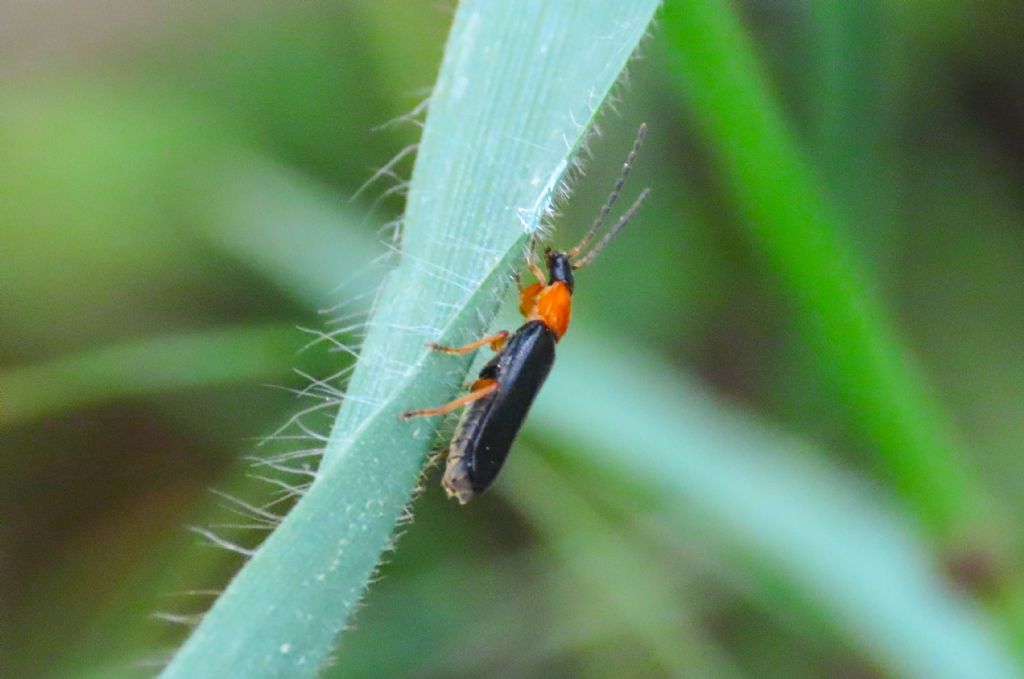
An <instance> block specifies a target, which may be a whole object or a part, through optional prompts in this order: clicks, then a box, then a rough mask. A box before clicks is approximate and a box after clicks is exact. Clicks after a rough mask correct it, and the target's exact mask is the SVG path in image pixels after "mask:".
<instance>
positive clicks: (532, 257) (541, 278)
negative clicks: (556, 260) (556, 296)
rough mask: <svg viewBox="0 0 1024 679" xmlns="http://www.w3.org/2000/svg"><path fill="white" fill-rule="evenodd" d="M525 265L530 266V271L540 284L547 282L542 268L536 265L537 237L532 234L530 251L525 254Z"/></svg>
mask: <svg viewBox="0 0 1024 679" xmlns="http://www.w3.org/2000/svg"><path fill="white" fill-rule="evenodd" d="M526 266H528V267H530V272H531V273H532V274H533V276H534V278H536V279H537V282H538V283H540V284H541V285H542V286H543V285H547V284H548V278H547V276H545V275H544V270H543V269H541V268H540V266H538V265H537V237H536V236H534V237H533V238H531V239H530V253H529V254H528V255H527V256H526Z"/></svg>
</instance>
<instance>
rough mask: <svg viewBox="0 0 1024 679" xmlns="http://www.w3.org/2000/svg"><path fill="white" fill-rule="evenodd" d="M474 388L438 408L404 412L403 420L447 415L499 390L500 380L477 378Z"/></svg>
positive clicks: (401, 416)
mask: <svg viewBox="0 0 1024 679" xmlns="http://www.w3.org/2000/svg"><path fill="white" fill-rule="evenodd" d="M473 387H474V390H473V391H471V392H470V393H468V394H466V395H465V396H460V397H459V398H457V399H455V400H454V401H449V402H448V403H445V404H444V405H443V406H438V407H436V408H424V409H423V410H407V411H406V412H404V413H402V414H401V415H400V416H399V417H400V418H401V419H403V420H411V419H412V418H414V417H430V416H432V415H447V414H448V413H450V412H452V411H453V410H458V409H459V408H461V407H463V406H467V405H469V404H470V403H472V402H474V401H479V400H480V399H482V398H484V397H485V396H490V395H491V394H493V393H494V392H496V391H497V390H498V382H497V381H496V380H477V381H476V383H475V384H473Z"/></svg>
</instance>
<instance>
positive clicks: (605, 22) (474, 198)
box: [164, 0, 657, 677]
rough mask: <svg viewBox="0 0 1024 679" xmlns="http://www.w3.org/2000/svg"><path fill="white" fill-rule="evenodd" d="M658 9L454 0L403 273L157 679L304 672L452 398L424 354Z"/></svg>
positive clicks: (318, 656)
mask: <svg viewBox="0 0 1024 679" xmlns="http://www.w3.org/2000/svg"><path fill="white" fill-rule="evenodd" d="M656 7H657V2H656V1H655V0H629V1H625V2H619V3H614V4H612V3H608V4H603V5H598V6H595V5H594V4H593V3H589V2H583V1H582V0H572V1H566V2H559V3H549V2H545V1H542V0H532V1H530V2H521V3H504V2H499V1H497V0H489V1H471V2H464V3H463V4H462V5H461V6H460V7H459V10H458V12H457V13H456V17H455V22H454V25H453V28H452V32H451V36H450V38H449V44H448V48H447V50H446V54H445V58H444V63H443V66H442V69H441V74H440V76H439V78H438V82H437V86H436V87H435V90H434V93H433V96H432V99H431V107H430V112H429V115H428V119H427V124H426V127H425V129H424V133H423V139H422V142H421V144H420V149H419V155H418V158H417V161H416V167H415V170H414V175H413V180H412V184H411V186H410V192H409V199H408V207H407V212H406V217H405V220H404V239H403V259H402V263H401V266H400V267H399V268H398V269H397V270H396V271H395V272H394V273H393V275H392V276H391V278H390V279H389V281H388V282H387V283H386V284H385V287H384V289H383V291H382V294H381V297H380V300H381V302H380V304H379V305H378V308H377V309H376V311H375V313H374V316H373V319H372V323H371V327H370V331H369V333H368V337H367V340H366V343H365V345H364V348H363V351H362V355H361V358H360V361H359V364H358V367H357V370H356V373H355V374H354V376H353V379H352V382H351V384H350V386H349V391H348V395H347V401H346V404H345V407H344V408H343V409H342V410H341V412H340V415H339V418H338V420H337V422H336V424H335V427H334V430H333V431H332V433H331V436H330V441H329V443H328V445H327V450H326V453H325V456H324V458H323V461H322V464H321V468H320V472H319V477H318V479H317V481H316V482H315V483H314V484H313V485H312V487H311V489H310V490H309V492H308V493H307V494H306V495H305V496H304V497H303V498H302V499H301V500H300V501H299V503H298V504H297V505H296V506H295V508H294V509H293V510H292V511H291V512H290V513H289V515H288V516H287V517H286V518H285V520H284V521H283V522H282V524H281V525H280V526H279V527H278V529H277V530H276V531H275V532H274V533H273V534H272V535H271V536H270V537H269V538H268V539H267V541H266V542H265V543H264V544H263V546H262V547H261V548H260V549H259V550H258V552H257V553H256V554H255V556H254V557H253V558H252V559H251V560H250V561H249V562H248V563H247V564H246V566H245V567H244V568H243V569H242V570H241V571H240V572H239V574H238V575H237V576H236V578H235V579H234V580H233V581H232V583H231V584H230V585H229V586H228V588H227V590H226V591H225V593H224V595H223V596H222V597H221V598H220V599H219V600H218V601H217V602H216V604H215V605H214V606H213V608H212V609H211V610H210V612H209V613H208V614H207V616H206V617H205V619H204V620H203V623H202V624H201V625H200V626H199V627H198V628H197V629H196V630H195V632H194V633H193V635H192V636H191V637H190V638H189V640H188V641H187V642H186V644H185V646H184V647H183V648H182V649H181V651H179V653H178V655H177V656H176V657H175V659H174V660H173V661H172V663H171V665H170V666H168V668H167V669H166V670H165V673H164V676H166V677H192V676H211V675H218V674H228V675H237V676H249V677H258V676H293V677H299V676H312V675H313V674H315V673H316V671H317V669H318V668H319V667H320V665H321V664H322V663H323V662H324V660H325V659H326V658H327V657H328V654H329V652H330V648H331V645H332V643H333V640H334V637H335V636H336V635H337V634H338V633H339V632H340V631H341V629H342V627H343V626H344V625H345V622H346V621H347V620H348V617H349V615H350V613H351V611H352V608H353V607H354V606H355V604H356V603H357V602H358V600H359V598H360V597H361V595H362V592H363V589H364V588H365V586H366V582H367V580H368V579H369V577H370V575H371V573H372V572H373V569H374V568H375V566H376V564H377V562H378V560H379V557H380V554H381V552H382V551H383V550H385V549H386V548H387V547H388V546H389V545H390V544H391V534H392V531H393V529H394V525H395V522H396V521H397V520H398V518H399V517H400V516H401V514H402V512H403V511H404V509H405V506H406V504H407V503H408V500H409V497H410V495H411V493H412V490H413V487H414V486H415V484H416V481H417V479H418V477H419V473H420V468H421V466H422V464H423V461H424V458H425V456H426V455H427V453H428V451H429V449H430V446H431V441H432V438H433V429H432V427H433V423H423V422H417V423H400V422H399V421H398V419H397V415H398V414H399V413H400V412H401V411H402V410H404V409H406V408H409V407H411V406H414V405H423V404H428V405H429V404H435V403H440V402H443V401H445V400H447V399H448V398H450V397H451V396H452V395H454V393H455V392H456V391H457V389H458V388H459V386H460V384H461V381H462V377H463V376H464V374H465V370H466V368H467V367H468V366H467V364H466V362H460V361H453V360H451V357H436V356H428V355H426V352H425V349H424V343H425V342H427V341H438V340H440V341H443V342H446V343H457V342H460V341H462V340H464V339H466V338H468V337H469V336H472V335H476V334H477V333H479V332H480V331H481V330H482V328H483V327H484V326H485V325H486V323H487V322H488V321H489V319H490V317H491V316H492V315H493V313H494V311H495V309H496V308H497V306H498V303H499V300H500V298H501V293H503V292H504V291H505V290H506V289H507V287H508V285H509V283H510V280H511V279H510V275H509V274H510V271H511V269H512V266H513V265H514V264H515V263H517V262H519V261H520V258H521V256H522V245H523V243H524V242H525V239H526V237H527V235H528V234H529V233H530V232H532V231H534V230H536V229H537V228H538V225H539V223H540V220H541V218H542V217H543V215H544V214H545V212H546V211H547V209H548V207H549V203H550V200H551V198H552V195H553V194H554V192H555V190H556V189H557V187H558V183H559V181H560V180H561V177H562V175H563V174H564V172H565V170H566V169H567V168H568V167H569V166H570V165H571V163H572V162H573V159H574V156H575V154H576V152H577V150H578V146H579V144H580V142H581V141H582V139H583V136H584V133H585V131H586V128H587V126H588V125H589V123H590V121H591V120H592V118H593V116H594V115H595V113H596V111H597V108H598V106H599V105H600V104H601V102H602V101H603V99H604V98H605V96H606V94H607V92H608V91H609V90H610V88H611V87H612V85H613V84H614V82H615V80H616V79H617V78H618V76H619V73H620V72H621V70H622V69H623V67H624V66H625V64H626V61H627V60H628V58H629V56H630V54H631V53H632V51H633V50H634V49H635V47H636V45H637V43H638V42H639V41H640V39H641V38H642V37H643V34H644V32H645V31H646V28H647V24H648V22H649V21H650V19H651V16H652V15H653V13H654V10H655V8H656Z"/></svg>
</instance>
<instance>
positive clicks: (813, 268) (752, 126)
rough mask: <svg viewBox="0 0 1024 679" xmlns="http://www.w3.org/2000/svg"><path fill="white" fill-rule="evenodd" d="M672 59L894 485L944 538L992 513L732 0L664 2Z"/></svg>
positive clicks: (759, 239)
mask: <svg viewBox="0 0 1024 679" xmlns="http://www.w3.org/2000/svg"><path fill="white" fill-rule="evenodd" d="M664 28H665V32H666V35H667V37H668V38H669V40H668V41H667V43H668V56H669V62H670V66H671V68H672V70H673V73H674V75H675V76H676V79H677V83H678V85H679V87H680V89H681V90H682V91H683V92H684V93H685V95H686V99H687V104H688V105H689V106H690V107H691V108H692V109H693V110H694V111H695V113H696V115H697V116H698V118H699V119H700V121H701V123H702V124H703V126H704V129H705V131H706V133H707V137H708V140H709V142H710V143H711V145H712V148H713V150H714V152H715V154H716V156H717V158H718V161H719V164H720V166H721V168H722V170H723V174H724V177H725V180H726V183H727V184H728V187H729V190H730V192H731V194H732V196H733V198H734V200H735V202H736V205H737V207H738V209H739V211H740V213H741V215H742V217H743V218H744V223H745V226H746V227H747V229H748V231H749V233H750V236H751V238H752V240H753V242H754V243H755V244H756V245H757V247H759V248H760V249H761V251H762V252H763V253H764V255H765V258H766V259H767V261H768V262H769V264H770V265H771V266H772V267H773V268H774V269H775V270H776V271H777V272H778V274H779V276H780V278H781V279H782V280H783V281H784V283H786V284H787V285H788V286H789V291H790V293H791V294H792V296H793V299H794V306H795V309H796V312H797V317H798V319H799V320H800V322H801V323H802V325H803V327H804V329H805V330H806V337H807V338H808V340H809V341H810V342H811V343H812V346H813V349H814V353H815V355H817V356H820V357H821V369H822V372H823V373H824V374H825V375H826V378H827V379H828V380H829V381H830V382H831V384H832V386H833V387H834V388H835V392H836V393H837V394H838V395H839V396H841V397H842V399H843V401H844V402H845V404H846V406H847V407H848V410H849V413H850V415H851V419H852V420H853V422H854V423H855V425H856V426H857V427H858V429H859V431H860V432H861V434H862V436H863V438H864V440H865V441H866V442H867V443H868V444H869V445H870V446H871V447H872V448H873V449H874V451H876V453H877V455H878V457H879V459H880V460H881V462H882V463H883V464H884V466H885V468H886V470H887V471H888V472H889V474H890V475H891V477H892V479H893V481H894V483H895V484H896V486H897V488H898V489H899V491H900V493H901V494H902V495H903V496H904V497H906V498H907V499H908V500H909V501H910V502H911V503H912V505H913V507H914V508H915V510H916V512H917V514H918V516H919V517H920V519H921V520H922V522H923V523H924V524H926V525H927V526H928V527H929V528H930V529H931V530H932V531H934V534H935V535H936V537H937V538H938V539H940V540H945V541H950V542H955V541H956V540H958V539H962V537H963V535H965V534H968V533H967V531H971V530H976V529H977V528H978V527H979V526H984V525H985V523H986V522H987V521H988V520H989V518H990V515H989V514H988V502H989V500H988V498H987V497H985V493H984V491H983V490H982V489H981V484H980V482H979V481H978V480H977V479H975V478H973V477H972V476H971V475H970V474H969V473H968V470H967V469H966V468H965V467H964V466H963V465H962V460H961V459H960V455H959V452H960V451H959V450H958V446H959V442H958V441H957V437H956V435H955V434H954V433H953V432H952V431H951V429H952V428H951V426H950V422H949V419H948V418H947V417H946V416H945V415H944V413H943V412H942V410H941V408H939V406H938V405H937V403H936V401H935V399H934V398H933V395H932V394H931V393H930V392H929V389H928V387H927V386H926V383H925V381H924V379H922V377H921V375H920V374H919V372H918V370H917V365H916V363H915V362H914V360H913V359H912V357H911V356H910V355H909V353H910V352H909V351H908V350H907V347H906V346H905V345H904V344H903V342H902V341H901V340H900V338H899V336H898V334H897V332H896V331H895V329H894V328H893V324H892V321H891V319H890V318H889V316H888V314H887V313H886V311H885V310H884V309H883V306H882V304H881V303H880V301H879V300H880V296H879V295H878V292H877V291H876V290H874V289H873V288H872V286H871V285H870V284H869V283H868V281H870V280H871V279H870V276H868V275H867V269H866V267H865V266H864V263H863V262H862V261H861V257H860V253H859V252H857V251H856V248H854V247H853V245H852V242H851V241H852V239H851V238H850V233H849V232H847V231H846V229H845V228H844V225H842V224H841V223H840V219H839V218H838V217H837V214H836V210H835V208H834V207H833V206H832V205H830V204H829V203H828V201H827V200H826V197H825V195H824V191H823V188H822V186H821V183H820V180H819V178H818V177H817V176H816V175H815V173H814V172H813V171H812V170H811V168H810V167H809V166H808V164H807V163H806V161H805V159H804V158H803V156H802V154H801V152H800V149H799V147H798V145H797V142H796V140H795V139H794V137H793V135H792V132H791V131H790V129H789V128H788V125H787V122H786V121H785V120H784V118H783V115H782V112H781V110H780V107H779V105H778V103H777V102H776V100H775V98H774V97H773V96H772V93H771V90H770V88H769V86H768V83H767V82H766V79H765V78H764V76H763V74H762V69H761V67H760V64H759V62H758V59H757V57H756V55H755V53H754V49H753V47H752V45H751V44H750V40H749V38H748V36H747V34H746V32H745V31H744V29H743V27H742V25H741V22H740V20H739V17H738V16H737V13H736V11H735V8H734V7H733V4H732V3H731V2H730V1H729V0H704V1H702V2H690V1H689V0H673V1H672V2H669V3H668V4H667V5H666V7H665V14H664Z"/></svg>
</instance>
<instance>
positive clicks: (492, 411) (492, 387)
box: [401, 125, 650, 504]
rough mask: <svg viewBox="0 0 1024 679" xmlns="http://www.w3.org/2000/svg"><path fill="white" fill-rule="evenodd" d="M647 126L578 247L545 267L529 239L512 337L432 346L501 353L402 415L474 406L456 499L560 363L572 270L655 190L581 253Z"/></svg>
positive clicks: (497, 454) (451, 464) (451, 492)
mask: <svg viewBox="0 0 1024 679" xmlns="http://www.w3.org/2000/svg"><path fill="white" fill-rule="evenodd" d="M646 132H647V127H646V125H641V126H640V129H639V130H638V131H637V135H636V140H635V141H634V142H633V147H632V149H631V150H630V152H629V155H628V156H627V157H626V162H625V163H623V166H622V173H621V175H620V176H619V179H618V180H617V181H616V183H615V187H614V188H613V189H612V192H611V193H610V194H609V196H608V200H606V201H605V203H604V205H603V206H602V207H601V211H600V212H599V213H598V215H597V218H596V219H595V220H594V223H593V224H592V225H591V227H590V229H589V230H588V231H587V233H586V234H585V235H584V236H583V238H582V240H580V242H579V243H578V244H577V245H576V247H574V248H572V249H571V250H567V251H564V252H562V251H553V250H551V249H550V248H547V249H545V255H546V265H547V267H546V268H547V272H546V273H545V271H544V270H542V269H541V268H540V266H539V265H538V264H537V262H536V261H535V260H536V256H535V244H536V241H535V240H534V241H531V244H530V249H529V256H528V257H527V266H528V267H529V269H530V271H531V272H532V274H533V275H534V276H535V277H536V279H537V282H536V283H533V284H531V285H528V286H526V287H525V288H522V289H521V290H520V293H519V309H520V311H521V313H522V314H523V317H524V318H525V319H526V322H525V323H524V324H523V325H522V326H520V328H519V329H518V330H516V331H515V332H514V333H513V334H512V335H511V336H510V335H509V333H508V331H504V330H503V331H501V332H498V333H495V334H493V335H489V336H487V337H484V338H482V339H480V340H477V341H475V342H472V343H470V344H467V345H465V346H461V347H449V346H443V345H439V344H433V343H431V344H429V345H427V346H428V347H429V348H430V349H432V350H434V351H440V352H444V353H448V354H468V353H470V352H472V351H476V350H477V349H480V348H481V347H484V346H487V345H490V347H491V348H492V349H493V350H494V351H495V352H497V353H495V355H494V357H493V358H492V359H491V360H490V361H488V362H487V364H486V365H484V367H483V368H482V369H481V370H480V373H479V375H478V376H477V379H476V381H475V382H473V384H472V386H471V387H470V390H469V393H468V394H466V395H464V396H461V397H460V398H457V399H455V400H454V401H451V402H449V403H446V404H444V405H442V406H438V407H436V408H425V409H422V410H410V411H407V412H404V413H402V415H401V418H402V419H404V420H408V419H411V418H414V417H429V416H435V415H446V414H448V413H451V412H453V411H455V410H458V409H459V408H463V407H466V406H468V407H466V410H465V411H464V412H463V415H462V418H461V420H460V421H459V425H458V427H457V428H456V430H455V436H454V437H453V438H452V442H451V445H450V447H449V450H448V461H447V465H446V468H445V472H444V476H443V478H442V481H441V484H442V486H444V489H445V490H446V491H447V493H448V496H449V497H455V498H457V499H458V501H459V503H460V504H466V503H467V502H469V501H470V500H471V499H472V498H473V496H474V495H475V494H478V493H482V492H483V491H484V490H486V489H487V488H488V487H489V486H490V485H491V483H493V482H494V479H495V478H496V477H497V476H498V472H500V471H501V467H502V465H503V464H504V463H505V459H506V458H507V457H508V453H509V450H510V449H511V447H512V443H513V441H514V440H515V438H516V435H517V434H518V433H519V429H520V427H522V425H523V422H524V421H525V420H526V416H527V413H528V412H529V410H530V406H531V405H533V401H534V399H535V398H536V397H537V394H538V392H539V391H540V388H541V386H543V384H544V381H545V380H546V379H547V376H548V373H549V372H550V371H551V367H552V365H554V362H555V345H556V344H557V343H558V341H559V340H561V339H562V336H563V335H565V333H566V331H567V330H568V329H569V321H570V319H571V316H572V296H573V292H574V290H575V277H574V272H576V271H579V270H580V269H582V268H583V267H585V266H587V265H588V264H590V263H592V262H593V261H594V260H595V259H596V258H597V256H598V255H599V254H600V253H601V251H602V250H604V248H605V247H606V246H607V245H608V243H610V242H611V241H612V239H613V238H615V236H617V235H618V234H619V232H620V231H622V229H623V228H625V226H626V224H628V223H629V221H630V220H631V219H632V218H633V216H634V215H635V214H636V213H637V211H639V209H640V207H641V206H642V205H643V203H644V201H645V200H646V199H647V196H648V195H649V194H650V189H644V190H643V191H642V192H641V193H640V195H639V196H638V197H637V199H636V200H635V201H634V202H633V205H632V206H631V207H630V208H629V209H628V210H626V212H625V213H623V215H622V216H621V217H620V218H619V220H618V221H617V222H616V223H615V225H614V226H613V227H612V228H611V229H609V231H608V233H607V234H606V235H605V236H604V238H602V239H601V241H600V242H598V244H597V245H595V246H594V247H593V248H591V250H590V251H589V252H587V253H586V254H585V255H582V256H581V254H582V253H583V250H584V249H585V248H586V247H587V246H588V245H589V244H590V242H591V241H592V240H593V239H594V236H596V235H597V232H598V231H599V230H600V228H601V227H602V226H603V225H604V222H605V220H606V219H607V218H608V214H609V213H610V212H611V209H612V207H614V205H615V203H616V201H617V200H618V198H619V194H620V192H621V191H622V187H623V185H624V184H625V181H626V178H627V177H628V176H629V172H630V170H631V169H632V168H633V164H634V163H635V162H636V156H637V153H638V152H639V150H640V146H641V144H642V143H643V140H644V136H645V135H646Z"/></svg>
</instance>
